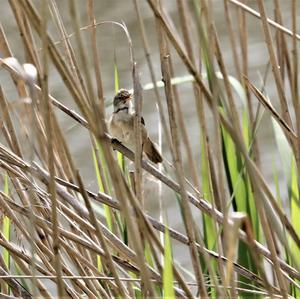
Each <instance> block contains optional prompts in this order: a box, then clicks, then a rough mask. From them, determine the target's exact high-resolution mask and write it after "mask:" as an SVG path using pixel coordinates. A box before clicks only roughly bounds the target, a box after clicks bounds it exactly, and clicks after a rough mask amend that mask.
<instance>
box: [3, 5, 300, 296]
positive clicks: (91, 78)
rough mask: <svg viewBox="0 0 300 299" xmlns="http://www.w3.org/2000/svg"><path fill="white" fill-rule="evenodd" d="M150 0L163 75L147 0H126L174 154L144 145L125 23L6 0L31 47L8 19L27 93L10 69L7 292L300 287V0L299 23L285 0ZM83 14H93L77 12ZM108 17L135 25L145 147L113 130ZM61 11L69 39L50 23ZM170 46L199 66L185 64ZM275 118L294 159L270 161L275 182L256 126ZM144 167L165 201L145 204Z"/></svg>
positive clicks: (280, 150)
mask: <svg viewBox="0 0 300 299" xmlns="http://www.w3.org/2000/svg"><path fill="white" fill-rule="evenodd" d="M145 1H146V2H147V3H148V5H149V8H150V9H151V12H152V18H153V20H154V21H155V25H156V38H157V43H158V48H157V51H158V52H159V54H160V70H161V72H160V75H159V76H160V77H157V73H156V72H155V67H156V65H155V64H154V63H155V62H154V60H153V57H152V54H151V53H150V47H149V41H148V35H147V27H146V26H145V25H144V20H143V11H142V10H141V9H140V3H141V2H140V1H139V0H133V1H132V2H131V1H128V2H130V5H132V7H133V9H134V11H133V13H132V14H133V17H135V18H136V20H137V24H138V26H139V30H140V38H141V41H142V43H141V44H142V45H143V47H144V52H145V59H146V61H147V65H148V67H149V73H150V77H151V79H152V87H150V88H152V89H153V94H154V95H155V97H154V98H155V101H153V105H154V104H156V105H157V113H158V115H159V127H160V140H159V144H160V147H161V148H162V149H163V151H162V153H163V156H164V162H163V163H162V165H154V164H152V163H151V162H150V161H149V160H147V159H146V158H145V157H144V156H143V155H142V144H141V133H140V132H141V130H140V127H141V126H142V125H143V124H142V123H141V117H140V116H141V115H142V110H143V107H142V104H143V87H142V85H141V78H140V72H139V65H138V64H137V61H136V58H135V47H134V45H133V44H132V41H131V36H130V32H129V31H128V29H127V27H126V24H125V23H122V22H116V21H108V20H106V21H102V19H101V20H98V17H97V16H95V14H94V5H96V1H93V0H88V1H85V11H84V12H82V11H80V14H79V10H78V7H77V6H78V1H69V2H68V4H67V7H68V14H69V16H70V20H71V24H69V25H70V27H71V28H68V31H67V29H66V28H65V25H64V23H65V19H64V18H65V15H64V14H62V13H61V12H60V11H59V9H58V6H57V1H55V0H49V1H46V0H44V1H32V0H9V1H8V2H9V6H10V9H11V10H12V12H13V16H14V19H12V20H11V22H14V23H15V30H16V31H18V32H19V34H20V37H21V41H22V46H23V51H24V57H25V61H20V59H19V60H17V59H16V58H15V57H14V55H13V53H12V51H11V45H10V40H9V38H8V36H7V34H6V28H5V27H4V26H1V28H0V53H1V56H0V67H1V70H0V71H1V73H5V75H6V76H9V77H10V79H11V82H12V84H13V86H14V89H15V94H16V97H17V98H18V100H17V102H18V104H17V105H13V104H11V102H10V101H9V100H8V99H7V96H6V86H3V85H2V83H1V82H0V84H1V87H0V101H1V102H0V111H1V114H0V115H1V133H2V137H1V144H0V168H1V180H0V184H1V190H0V206H1V215H2V223H1V232H0V248H1V256H0V279H1V280H0V281H1V294H0V296H1V298H15V297H22V298H33V297H41V298H54V297H58V298H78V299H79V298H114V297H116V298H161V297H163V298H175V297H176V298H195V297H201V298H207V297H212V298H227V297H228V298H237V297H240V298H243V297H251V298H252V297H253V298H254V297H255V298H263V297H270V298H288V297H295V298H298V297H299V296H300V286H299V281H300V272H299V270H300V263H299V256H300V222H299V215H300V199H299V174H300V138H299V137H298V135H299V134H300V98H299V87H298V82H299V80H298V62H299V58H298V49H297V48H298V43H299V40H300V35H299V34H298V33H297V16H299V13H300V12H299V3H298V6H297V0H291V1H289V3H290V10H289V13H290V24H283V23H282V22H283V21H282V20H283V19H282V15H281V8H280V5H281V3H282V2H281V1H278V0H274V1H263V0H257V1H251V3H252V4H253V5H252V7H249V6H248V1H242V0H241V1H237V0H224V1H218V2H215V1H210V0H199V1H197V0H191V1H187V0H177V1H175V0H174V1H173V0H172V1H173V5H174V6H176V7H177V14H176V16H174V15H173V16H172V18H171V17H170V16H169V15H168V12H167V10H166V9H165V1H160V0H145ZM169 1H171V0H169ZM94 2H95V3H94ZM100 2H101V1H100ZM265 2H268V5H269V6H270V5H271V6H272V13H273V14H272V15H270V14H269V15H267V12H266V11H267V10H266V8H265V4H266V3H265ZM215 3H217V4H216V5H222V7H223V8H222V9H223V10H224V15H225V23H224V28H225V29H224V30H226V31H227V34H228V39H229V42H228V45H229V46H230V52H231V54H232V60H233V62H234V70H229V69H228V66H227V61H226V59H225V58H224V55H223V51H222V45H221V44H220V39H219V33H218V30H217V29H216V26H215V19H214V13H213V10H214V4H215ZM81 5H82V3H81ZM112 5H113V4H112ZM81 7H82V6H81ZM270 11H271V10H270V9H268V13H270ZM82 14H84V16H85V17H84V19H85V20H87V22H88V23H87V24H86V23H83V22H81V21H80V16H82ZM117 17H118V16H117ZM175 18H176V26H175V23H174V22H175V20H174V19H175ZM120 19H122V18H121V16H120ZM249 19H251V20H252V21H253V20H255V22H257V24H259V25H260V30H261V32H260V34H262V36H263V38H264V46H265V48H266V49H267V53H268V55H267V56H266V63H265V66H264V71H263V72H261V70H260V72H257V76H258V77H259V78H261V80H260V84H257V82H259V80H252V79H251V78H250V77H249V75H248V74H249V71H250V68H251V67H252V66H251V65H250V63H249V58H248V56H249V48H250V46H251V40H250V39H249V38H248V33H247V32H248V21H249ZM235 24H238V26H239V28H238V29H237V28H235ZM107 25H109V26H113V27H117V28H119V29H121V30H122V32H123V33H124V36H125V37H126V41H127V44H126V45H125V46H126V47H127V48H128V56H127V57H126V58H124V57H123V58H122V59H127V60H128V62H129V65H130V66H131V69H128V74H131V76H132V88H133V95H134V104H135V118H134V120H135V121H134V126H135V141H136V142H135V147H134V148H133V149H129V148H127V147H126V146H125V145H124V144H121V143H119V142H116V141H115V140H114V141H113V140H112V138H111V136H109V134H108V131H107V123H106V119H107V114H106V109H107V107H108V106H109V105H111V100H112V99H106V94H105V92H104V90H103V84H102V78H103V76H105V74H104V73H103V71H102V68H101V52H100V51H99V48H98V42H97V37H98V34H100V33H98V29H99V28H100V27H103V26H107ZM50 27H51V28H52V29H51V30H53V28H55V30H56V35H57V36H60V38H59V40H56V39H55V40H54V39H53V38H52V37H51V34H50V30H49V28H50ZM87 40H88V41H89V42H88V44H89V45H90V46H89V47H87V42H86V41H87ZM113 50H114V49H112V51H113ZM102 58H103V57H102ZM174 60H176V61H177V62H178V61H179V62H180V63H181V64H182V66H183V67H184V69H185V73H186V75H187V76H184V77H180V76H179V74H177V73H176V67H174ZM89 66H92V67H89ZM113 68H114V72H115V79H114V81H115V82H114V85H115V91H117V90H118V89H119V88H121V87H124V86H120V82H119V69H118V64H117V60H115V65H114V66H113ZM49 69H51V70H53V69H54V70H55V71H56V72H57V73H58V74H59V76H60V78H61V85H62V88H63V89H65V90H66V91H67V92H68V94H69V97H70V99H71V102H72V106H73V107H76V109H75V110H74V109H71V107H68V105H66V104H64V103H63V102H62V101H61V100H58V99H56V98H55V97H54V96H52V95H51V93H52V92H51V88H50V87H49ZM158 78H162V82H160V81H159V82H157V80H158ZM174 78H176V79H174ZM187 81H189V83H188V86H189V88H190V93H191V94H193V99H192V100H191V101H189V103H188V105H193V111H194V114H195V119H197V123H196V124H195V126H193V128H194V130H197V131H198V132H200V134H199V135H200V136H201V137H200V140H199V145H200V146H199V147H194V146H192V143H191V136H190V134H189V132H190V131H189V130H188V128H187V125H186V123H187V119H186V117H185V114H184V109H185V105H187V102H186V99H184V98H182V97H181V93H180V92H179V86H180V84H183V82H187ZM267 81H272V82H274V84H273V86H274V88H275V93H276V96H275V97H274V98H270V97H269V96H268V94H269V90H268V86H267V84H266V82H267ZM185 84H186V83H185ZM150 85H151V84H150ZM147 88H149V84H148V87H147ZM161 89H163V90H164V93H162V92H161ZM113 92H114V91H111V93H113ZM273 94H274V92H273ZM58 113H60V115H61V114H64V117H65V118H69V119H70V121H71V122H72V123H74V124H76V125H77V126H80V127H82V128H84V132H85V133H84V134H86V135H88V136H89V137H90V144H91V148H90V150H92V151H93V164H94V169H93V170H91V171H93V172H95V180H97V183H98V189H99V192H93V191H91V190H90V189H89V186H88V184H87V183H86V179H85V178H84V177H83V176H82V173H81V172H80V171H79V170H78V169H80V165H77V164H76V162H75V160H74V157H73V156H72V148H70V144H69V143H68V139H67V138H66V132H65V131H64V130H63V129H62V124H61V123H60V121H59V119H58V117H57V114H58ZM208 115H210V117H208ZM263 118H264V119H265V120H267V121H268V123H269V124H270V126H271V127H272V129H273V132H274V135H273V136H272V138H273V142H274V144H276V149H275V150H274V152H275V154H274V156H275V158H274V159H275V160H280V161H282V163H281V165H282V167H281V169H277V168H276V167H275V166H274V167H273V168H274V170H273V175H274V179H273V184H272V186H270V180H266V177H265V169H264V167H266V165H265V163H263V162H264V161H263V159H264V157H265V153H263V154H262V152H263V151H264V149H265V147H264V142H265V141H264V140H263V139H261V138H259V136H260V134H259V133H260V130H261V124H262V122H263V120H262V119H263ZM80 138H81V137H80V136H78V142H81V141H80ZM21 140H22V142H21ZM24 140H25V141H26V142H24ZM162 141H163V142H162ZM196 153H197V154H196ZM196 156H197V157H200V159H199V160H197V159H196V158H195V157H196ZM166 157H171V159H170V160H171V161H170V162H168V161H167V158H166ZM274 165H275V163H274ZM130 166H131V167H130ZM132 169H134V171H132ZM146 175H148V176H151V178H152V180H153V181H154V182H155V184H153V189H155V190H154V191H153V192H152V191H151V192H150V195H149V194H147V200H149V197H150V200H151V196H152V197H153V200H155V202H157V203H160V204H157V205H158V208H157V209H158V210H159V213H160V216H159V217H153V216H151V215H149V214H148V212H147V211H146V209H145V208H144V206H145V192H146V191H145V190H146V189H145V188H146V186H145V181H144V179H143V178H144V176H146ZM274 186H275V188H274ZM162 187H164V188H162ZM151 188H152V186H151ZM166 188H167V189H169V190H171V191H172V193H171V194H172V200H173V202H174V207H175V208H176V210H177V214H176V215H178V218H179V220H178V222H179V223H180V227H181V230H180V232H179V231H178V230H175V229H174V228H172V227H170V225H169V219H168V217H170V215H169V216H168V213H167V211H166V210H165V208H164V205H163V201H164V197H165V194H164V190H165V189H166ZM157 190H158V192H157ZM154 197H155V198H154ZM157 197H158V198H157ZM195 215H198V216H200V219H201V221H199V220H198V219H199V217H195ZM174 244H180V246H182V248H183V247H184V248H185V252H187V254H188V255H189V257H188V260H189V263H190V269H189V270H186V269H184V268H183V267H182V266H181V264H180V263H179V262H178V261H177V256H176V254H175V251H174V250H173V248H174V246H175V245H174Z"/></svg>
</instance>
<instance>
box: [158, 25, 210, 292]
mask: <svg viewBox="0 0 300 299" xmlns="http://www.w3.org/2000/svg"><path fill="white" fill-rule="evenodd" d="M157 29H158V34H159V47H160V55H161V72H162V76H163V81H164V84H165V94H166V99H167V105H168V114H169V125H170V132H171V136H172V139H173V144H174V152H173V153H172V154H173V163H174V165H175V169H176V175H177V179H178V181H179V186H180V188H179V189H180V194H181V208H182V212H183V221H184V224H185V228H186V231H187V236H188V238H189V241H190V246H189V250H190V254H191V259H192V265H193V268H194V273H195V276H196V280H197V283H198V291H199V293H200V294H201V296H203V297H206V296H207V292H206V288H205V285H204V280H203V273H202V270H201V268H200V265H199V263H198V253H197V250H196V246H195V229H194V223H193V220H192V219H193V218H192V214H191V210H190V206H189V203H188V195H187V191H186V183H185V179H184V171H183V166H182V157H181V153H180V149H179V147H180V143H179V131H178V127H177V124H176V116H175V109H174V91H173V90H172V85H171V73H170V72H171V69H170V60H169V53H168V52H167V42H166V38H165V34H164V33H163V31H162V28H161V25H160V23H159V22H158V20H157Z"/></svg>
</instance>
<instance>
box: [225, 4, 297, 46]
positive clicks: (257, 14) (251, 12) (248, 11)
mask: <svg viewBox="0 0 300 299" xmlns="http://www.w3.org/2000/svg"><path fill="white" fill-rule="evenodd" d="M227 1H229V2H230V3H231V4H233V5H236V6H238V7H239V8H241V9H243V10H245V11H246V12H247V13H249V14H251V15H253V16H254V17H256V18H259V19H260V18H261V15H260V13H258V12H257V11H256V10H254V9H252V8H250V7H249V6H247V5H246V4H244V3H242V2H241V1H238V0H227ZM266 20H267V22H268V24H269V25H271V26H273V27H274V28H276V29H277V30H279V31H282V32H283V33H284V34H286V35H289V36H290V37H293V35H294V34H293V32H292V31H291V30H289V29H287V28H286V27H284V26H282V25H281V24H278V23H276V22H274V21H273V20H271V19H269V18H267V19H266ZM296 38H297V40H300V35H299V34H296Z"/></svg>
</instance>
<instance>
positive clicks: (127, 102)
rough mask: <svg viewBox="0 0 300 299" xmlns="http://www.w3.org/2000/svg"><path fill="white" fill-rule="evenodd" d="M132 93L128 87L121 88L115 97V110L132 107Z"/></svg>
mask: <svg viewBox="0 0 300 299" xmlns="http://www.w3.org/2000/svg"><path fill="white" fill-rule="evenodd" d="M131 99H132V94H131V93H130V92H129V91H128V90H127V89H123V88H122V89H120V90H119V91H118V92H117V94H116V95H115V97H114V112H119V111H120V110H126V109H127V112H128V110H129V109H130V108H131Z"/></svg>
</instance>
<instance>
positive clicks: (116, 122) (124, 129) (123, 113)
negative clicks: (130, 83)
mask: <svg viewBox="0 0 300 299" xmlns="http://www.w3.org/2000/svg"><path fill="white" fill-rule="evenodd" d="M131 99H132V94H131V93H130V92H129V91H128V90H126V89H120V90H119V91H118V93H117V94H116V95H115V97H114V112H113V114H112V116H111V118H110V120H109V124H108V128H109V132H110V134H111V135H112V136H113V137H114V138H116V139H118V140H119V141H120V142H122V143H124V144H125V145H129V146H133V145H134V144H135V136H134V114H133V112H132V101H131ZM142 124H143V126H142V127H141V128H142V132H141V133H142V134H141V135H142V147H143V151H144V153H145V154H146V155H147V157H148V158H149V159H150V160H151V161H152V162H154V163H161V162H162V160H163V159H162V156H161V154H160V153H159V151H158V150H157V148H156V145H155V144H154V143H153V142H152V140H151V139H150V137H149V136H148V132H147V129H146V127H145V123H144V120H143V118H142Z"/></svg>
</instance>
